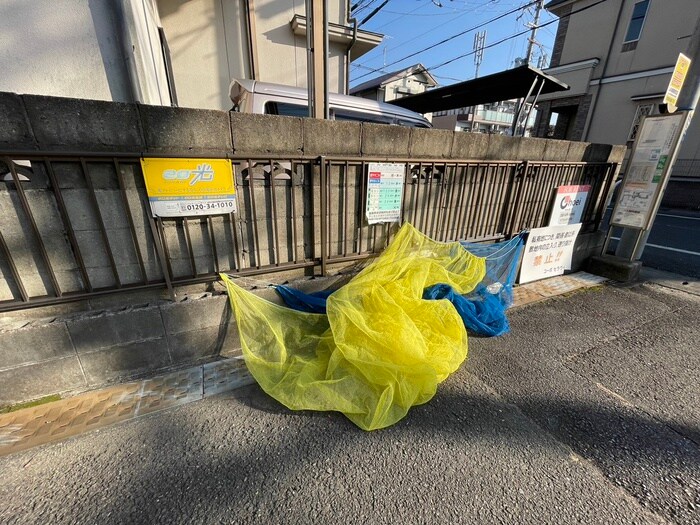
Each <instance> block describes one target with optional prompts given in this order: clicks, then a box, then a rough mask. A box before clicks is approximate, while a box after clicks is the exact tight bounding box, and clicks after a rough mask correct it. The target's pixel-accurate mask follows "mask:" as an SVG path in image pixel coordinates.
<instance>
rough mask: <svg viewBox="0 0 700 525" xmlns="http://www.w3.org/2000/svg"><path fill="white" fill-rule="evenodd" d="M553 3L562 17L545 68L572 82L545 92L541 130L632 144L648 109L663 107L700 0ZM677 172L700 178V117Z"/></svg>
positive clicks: (546, 133) (562, 0)
mask: <svg viewBox="0 0 700 525" xmlns="http://www.w3.org/2000/svg"><path fill="white" fill-rule="evenodd" d="M596 4H597V5H596ZM589 6H590V7H589ZM545 7H546V9H547V10H549V11H550V12H551V13H553V14H555V15H556V16H558V17H559V18H560V21H559V27H558V29H557V35H556V40H555V44H554V50H553V54H552V61H551V67H550V68H549V69H547V70H545V72H546V73H548V74H550V75H552V76H555V77H556V78H558V79H559V80H561V81H562V82H565V83H566V84H568V85H569V86H571V89H570V90H569V91H566V92H563V93H556V94H551V95H543V96H541V97H540V102H539V104H538V108H539V111H538V116H537V121H536V125H535V133H534V134H535V135H536V136H540V137H553V138H562V139H570V140H582V141H588V142H601V143H606V144H628V145H631V144H632V143H633V140H634V138H635V135H636V131H637V128H638V124H639V120H640V118H641V116H643V115H649V114H655V113H658V111H659V104H660V103H661V102H662V99H663V96H664V93H665V91H666V88H667V86H668V83H669V80H670V78H671V73H672V71H673V67H674V65H675V62H676V59H677V57H678V54H679V53H681V52H686V50H687V48H688V44H689V42H690V39H691V36H692V35H693V32H694V31H695V30H696V28H697V27H698V20H699V18H700V1H699V0H607V1H605V2H602V3H600V2H599V1H598V0H552V1H550V2H549V3H548V4H547V5H546V6H545ZM577 11H580V12H577ZM673 175H674V178H678V177H696V178H698V179H699V180H700V119H698V118H695V119H694V121H693V123H692V124H691V127H690V129H689V131H688V135H687V136H686V139H685V141H684V143H683V146H682V148H681V151H680V154H679V158H678V161H677V163H676V167H675V169H674V172H673Z"/></svg>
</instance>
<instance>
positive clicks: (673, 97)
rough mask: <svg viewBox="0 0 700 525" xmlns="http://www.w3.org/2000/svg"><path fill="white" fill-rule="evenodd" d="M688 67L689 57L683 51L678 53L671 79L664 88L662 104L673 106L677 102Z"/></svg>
mask: <svg viewBox="0 0 700 525" xmlns="http://www.w3.org/2000/svg"><path fill="white" fill-rule="evenodd" d="M689 68H690V59H689V58H688V57H687V56H685V55H684V54H683V53H679V54H678V60H676V67H675V68H673V75H671V81H670V82H669V83H668V89H666V96H665V97H664V104H670V105H672V106H674V107H675V106H676V105H677V104H678V96H679V95H680V93H681V89H682V88H683V83H684V82H685V77H686V75H687V74H688V69H689Z"/></svg>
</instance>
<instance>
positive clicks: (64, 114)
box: [0, 93, 625, 404]
mask: <svg viewBox="0 0 700 525" xmlns="http://www.w3.org/2000/svg"><path fill="white" fill-rule="evenodd" d="M0 115H2V116H3V120H4V125H3V126H0V151H2V152H9V153H11V154H12V155H13V157H14V158H16V159H21V154H22V153H23V152H24V153H27V154H30V153H32V152H56V153H57V154H59V153H63V152H80V151H84V152H94V153H106V154H109V153H119V154H127V155H129V156H130V157H131V160H128V159H125V160H123V161H120V164H119V167H120V174H121V176H122V180H123V184H124V188H123V191H122V188H120V185H119V178H118V177H117V171H116V168H115V165H114V163H113V161H112V159H109V158H105V159H87V162H86V167H87V173H85V172H84V171H83V168H82V166H81V164H80V163H79V162H76V161H74V160H67V159H66V160H61V161H57V162H54V163H53V168H54V172H55V174H56V177H57V179H58V181H59V186H60V190H61V194H62V196H63V200H64V202H65V204H66V210H67V213H68V216H69V218H70V222H71V224H72V226H73V228H74V232H75V237H76V239H77V245H78V249H79V251H80V253H81V255H82V257H83V260H84V262H85V265H86V267H87V274H88V276H89V279H90V281H91V283H92V286H93V287H94V288H98V287H102V286H105V287H113V286H115V285H116V278H115V275H114V271H113V269H112V266H111V262H110V260H109V257H108V253H109V251H111V253H112V255H113V257H114V261H115V265H116V267H117V274H118V277H119V280H120V282H121V283H122V284H130V283H138V282H141V281H142V280H143V277H144V276H143V275H142V274H141V268H140V265H139V264H138V255H137V250H138V251H140V253H141V256H142V259H143V264H144V272H145V278H146V280H147V281H149V282H158V281H161V280H162V279H163V273H162V270H161V264H160V261H159V259H158V257H157V252H156V248H155V243H154V239H153V236H152V234H151V229H150V225H149V221H148V213H149V210H148V208H147V199H146V194H145V188H144V185H143V180H142V177H141V175H140V168H139V166H138V163H137V162H134V159H136V158H138V157H140V156H148V155H150V156H158V155H165V156H167V155H176V156H183V155H184V156H193V157H196V156H209V157H228V156H236V157H244V158H245V157H247V158H250V159H251V160H252V161H253V163H252V164H253V165H249V163H248V161H247V159H246V160H245V161H243V160H242V161H240V162H238V161H236V162H237V163H238V164H237V166H236V176H237V186H238V189H237V191H238V197H239V212H238V213H237V214H236V217H235V224H236V227H235V235H236V236H237V238H238V242H239V246H240V251H239V253H235V251H234V249H233V235H234V229H233V224H232V223H231V218H230V217H228V216H219V217H214V218H212V219H211V221H212V228H211V230H213V234H212V232H211V230H210V229H209V227H208V225H207V224H206V222H201V221H200V219H190V220H189V234H190V239H189V241H190V244H191V249H192V255H193V257H194V260H195V265H196V272H197V273H200V274H201V273H211V272H214V271H215V270H216V268H217V266H218V268H219V269H220V270H224V271H225V270H227V269H232V268H234V267H235V265H236V261H237V260H240V261H241V265H242V266H243V267H250V266H256V265H267V264H271V263H273V262H287V261H293V260H304V259H307V260H308V259H311V258H317V257H319V255H320V237H321V236H320V227H321V214H320V195H321V187H320V171H319V167H318V166H316V165H313V166H312V165H311V164H308V163H307V164H303V163H300V164H298V165H296V166H292V165H291V164H290V162H289V161H290V160H293V159H299V158H300V157H301V156H302V155H303V156H306V157H307V158H308V157H309V156H317V155H326V156H331V157H333V156H335V157H341V158H342V157H347V158H356V159H362V158H368V157H373V158H380V159H412V160H413V161H414V162H420V160H421V159H422V160H428V159H435V160H444V161H449V160H467V159H469V160H474V161H478V160H510V161H522V160H532V161H537V160H546V161H590V162H621V160H622V158H623V157H624V150H625V148H624V146H619V147H618V146H609V145H597V144H586V143H576V142H567V141H553V140H545V139H530V138H509V137H502V136H495V135H481V134H469V133H461V132H450V131H444V130H425V129H411V128H402V127H393V126H392V127H390V126H383V125H378V124H360V123H353V122H328V121H315V120H310V119H301V118H290V117H276V116H262V115H245V114H238V113H227V112H220V111H209V110H194V109H186V108H170V107H159V106H143V105H137V104H122V103H110V102H102V101H86V100H74V99H63V98H55V97H42V96H34V95H31V96H30V95H24V96H20V95H16V94H12V93H0ZM271 156H273V157H274V156H281V157H283V158H285V159H286V160H279V161H277V162H278V164H277V165H276V167H275V171H274V172H273V174H274V180H273V181H274V186H275V187H274V189H273V188H272V185H271V183H270V177H269V175H268V176H266V175H265V174H264V170H265V164H266V163H267V162H268V159H269V157H271ZM256 161H257V162H258V164H257V165H255V163H256ZM1 162H2V161H1V160H0V176H2V175H3V173H4V172H3V169H5V170H6V169H7V168H6V167H5V166H4V164H2V163H1ZM32 169H33V173H32V174H31V177H30V181H29V182H25V183H22V187H23V189H24V193H25V195H26V197H27V201H28V204H29V207H30V209H31V211H32V214H33V216H34V219H35V221H36V225H37V230H38V233H39V236H40V238H41V240H42V241H43V244H44V245H45V246H46V249H47V252H48V254H49V259H50V261H51V264H52V267H53V270H54V273H55V274H56V280H57V281H58V284H59V286H60V288H61V291H62V292H64V293H66V292H71V291H80V290H84V289H85V283H84V282H83V278H82V276H81V272H80V271H79V269H78V265H77V254H76V253H75V250H74V249H73V246H72V245H71V242H70V238H69V236H68V235H67V232H66V229H65V227H64V224H63V221H62V219H61V216H60V213H59V211H58V202H57V201H56V197H55V194H54V191H53V189H52V188H51V185H50V182H49V180H50V179H49V177H48V173H46V172H45V166H44V165H43V163H41V162H33V163H32ZM346 171H347V172H346ZM363 176H364V174H363V172H362V169H361V166H359V165H357V164H350V165H349V167H348V169H347V170H346V169H345V166H344V165H343V166H340V165H334V166H333V168H332V169H331V170H330V173H329V187H330V190H329V205H328V210H329V223H330V228H331V242H330V243H329V244H330V246H329V255H331V256H333V255H343V254H345V253H348V252H350V253H352V252H355V251H358V250H359V251H368V250H372V249H381V247H382V246H384V244H385V242H386V236H387V234H388V233H389V231H390V230H391V228H389V227H379V228H377V229H376V232H374V235H372V233H373V229H370V227H368V226H367V225H366V224H365V223H364V222H365V221H364V218H363V216H364V211H363V208H364V203H363V202H361V192H360V187H361V186H360V181H361V179H362V177H363ZM471 176H472V177H473V178H474V180H475V181H477V182H475V186H473V187H472V193H474V195H473V196H469V198H470V200H468V201H467V200H466V198H467V195H465V201H464V202H463V203H459V202H458V200H459V199H457V198H455V196H454V194H453V193H452V194H450V193H451V188H453V185H452V183H451V182H450V181H451V174H450V172H449V168H448V170H447V171H446V173H445V180H444V188H443V189H442V190H441V192H437V191H433V192H432V193H431V194H430V198H429V199H428V198H427V195H426V193H425V190H426V188H427V186H426V185H425V183H424V181H423V183H421V182H420V181H419V182H418V183H415V184H411V187H410V188H407V192H406V196H407V197H406V200H405V202H404V206H405V209H406V211H407V212H408V214H407V217H411V216H412V210H413V209H414V205H415V198H416V191H420V192H422V193H419V194H418V200H419V204H420V206H419V208H420V209H421V210H422V211H421V212H419V215H418V217H417V218H416V221H415V222H416V223H418V224H419V225H423V227H424V229H425V230H426V231H427V233H432V234H434V235H436V236H439V235H441V234H442V232H445V235H446V237H451V236H453V235H454V229H455V225H456V224H457V221H458V220H461V221H465V220H467V219H469V218H470V217H474V216H475V215H476V214H477V213H481V212H482V211H483V210H482V209H481V208H483V206H481V207H480V199H479V198H477V197H478V195H489V194H491V193H493V192H495V193H496V194H497V195H499V197H498V198H494V203H495V205H496V206H497V209H496V210H493V213H492V214H491V218H490V219H489V221H490V222H489V221H487V222H486V223H485V224H486V226H487V228H486V229H487V230H488V229H489V228H491V229H493V228H494V227H495V224H496V222H497V221H500V220H502V218H503V216H504V215H503V214H506V216H507V214H508V213H509V212H510V210H508V209H507V202H506V200H505V196H504V194H503V192H502V191H501V190H502V187H501V186H499V184H498V183H496V182H494V179H493V175H492V174H491V175H488V174H485V172H484V173H476V172H475V173H473V174H472V175H471ZM500 176H501V177H503V174H501V175H500ZM346 177H347V187H348V195H347V199H346V196H345V195H344V188H345V187H346V180H345V179H346ZM489 177H490V178H489ZM250 178H252V181H253V187H252V188H251V187H250V180H249V179H250ZM88 181H89V182H91V186H92V188H93V189H94V199H95V201H96V202H97V207H96V206H95V204H94V202H93V198H92V195H93V191H92V190H91V189H90V185H89V184H88ZM500 184H502V183H500ZM437 187H438V185H435V186H434V188H437ZM482 187H483V191H482V190H481V188H482ZM477 192H480V193H477ZM251 195H252V198H253V200H254V202H255V204H256V214H255V216H254V215H253V207H252V201H251ZM273 196H274V201H275V203H276V215H277V216H276V219H275V220H273V217H272V200H273V199H272V197H273ZM446 196H447V197H446ZM471 197H474V198H471ZM346 200H347V208H348V209H347V213H346V210H345V203H346ZM292 210H294V215H295V217H296V220H295V221H293V220H292ZM98 213H99V215H98ZM127 213H128V214H129V215H130V217H131V220H132V221H133V225H134V235H132V233H131V226H130V220H129V215H127ZM100 217H101V218H102V220H103V222H104V225H105V230H106V240H105V239H104V237H103V234H102V231H101V228H100V226H99V224H100V221H99V218H100ZM346 217H347V220H346ZM458 217H460V219H457V218H458ZM254 225H256V226H257V231H258V238H257V241H256V239H255V236H254V234H253V231H254V228H253V226H254ZM0 231H2V235H3V238H4V240H5V242H6V244H7V245H8V248H9V249H10V252H11V253H12V254H13V259H14V262H15V265H16V266H17V268H18V271H19V272H20V274H21V277H22V281H23V283H24V284H25V287H26V288H27V292H28V293H29V294H30V296H41V295H48V296H52V295H53V294H54V290H53V285H52V283H51V282H50V279H49V278H48V271H47V268H46V265H45V263H44V262H43V258H42V254H41V251H40V249H39V243H38V242H37V238H36V236H35V234H34V231H33V228H32V226H31V224H30V221H28V218H27V216H26V213H25V212H24V209H23V206H22V204H21V202H20V200H19V196H18V194H17V191H16V190H15V189H14V187H13V184H5V183H2V182H0ZM274 232H276V233H277V234H278V237H279V251H278V250H277V246H276V245H275V243H274V242H273V233H274ZM295 232H296V234H295ZM478 234H479V232H476V231H475V232H473V236H478ZM164 235H165V241H166V243H167V248H168V252H169V254H170V264H171V266H172V271H173V277H175V278H178V277H187V276H189V275H191V274H192V273H193V269H192V266H191V260H190V253H189V249H188V247H187V243H186V236H185V232H184V229H183V223H182V221H180V220H172V221H171V220H168V221H164ZM212 235H213V237H214V239H215V241H216V243H215V244H216V253H214V249H213V243H212ZM360 239H361V242H360ZM256 244H257V249H256ZM594 245H595V242H594V240H591V239H588V238H586V239H584V240H582V241H581V243H580V246H579V245H577V257H579V258H583V257H584V256H585V255H586V254H587V253H588V252H590V250H591V249H593V247H594ZM108 247H109V250H108V249H107V248H108ZM258 251H259V253H260V257H259V260H258V257H257V252H258ZM215 259H216V260H215ZM576 260H578V259H576ZM217 263H218V264H217ZM303 274H304V271H303V270H298V271H293V272H289V273H288V274H276V278H279V279H280V280H284V278H285V276H289V277H292V276H295V277H299V276H302V275H303ZM260 279H261V280H263V281H267V280H269V279H271V277H266V276H263V277H261V278H260ZM205 290H209V292H211V291H212V290H213V291H215V293H216V294H218V295H216V294H215V295H211V293H208V294H204V295H203V291H205ZM177 292H178V301H177V302H170V301H168V300H165V297H166V294H165V292H164V290H163V289H158V290H152V291H143V292H130V293H128V294H127V293H121V292H120V293H119V294H116V295H111V296H105V297H95V298H92V299H90V300H86V301H80V302H75V303H67V304H64V305H60V306H54V307H47V308H42V309H37V310H31V311H19V312H11V313H10V314H2V315H0V404H5V403H10V402H16V401H22V400H26V399H31V398H35V397H39V396H43V395H47V394H51V393H55V392H73V391H77V390H80V389H85V388H93V387H96V386H100V385H104V384H107V383H110V382H114V381H118V380H121V379H122V378H128V377H134V376H138V375H144V374H151V373H154V372H155V371H159V370H163V369H167V368H171V367H178V366H186V365H188V364H190V363H193V362H197V361H201V360H208V359H216V358H217V357H218V356H222V355H235V354H237V353H238V352H239V351H240V350H239V343H238V339H237V336H236V333H235V328H233V325H232V324H231V322H230V320H231V312H230V309H229V308H228V306H227V302H226V298H225V295H224V294H223V290H222V288H221V287H220V286H217V285H214V286H212V285H211V284H210V285H201V286H195V285H193V286H191V287H188V288H183V287H180V288H178V290H177ZM263 293H265V294H266V295H269V297H268V298H270V299H274V294H273V293H271V292H270V291H269V290H265V291H264V292H263ZM18 297H19V290H18V288H17V286H16V283H14V280H13V279H12V277H11V273H10V267H9V261H7V260H5V258H4V254H3V253H2V251H1V250H0V301H2V300H8V299H12V298H15V299H16V298H18ZM31 319H34V320H33V321H32V320H31Z"/></svg>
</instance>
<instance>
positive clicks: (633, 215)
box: [610, 113, 685, 229]
mask: <svg viewBox="0 0 700 525" xmlns="http://www.w3.org/2000/svg"><path fill="white" fill-rule="evenodd" d="M684 119H685V114H684V113H673V114H670V115H655V116H653V117H646V118H645V119H644V120H643V121H642V124H641V126H640V127H639V133H638V135H637V141H636V143H635V145H634V150H633V151H632V155H631V157H630V161H629V164H628V165H627V172H626V173H625V178H624V180H623V181H622V187H621V188H620V191H619V192H618V196H617V202H616V203H615V209H614V211H613V214H612V220H611V221H610V224H612V225H613V226H624V227H628V228H639V229H646V228H648V227H649V221H650V219H651V214H652V212H653V211H654V207H655V203H656V200H657V195H658V194H659V192H660V191H661V189H662V188H663V187H664V186H665V182H666V178H667V176H668V174H669V170H668V167H669V165H670V161H671V160H672V159H671V155H672V153H673V151H674V150H675V146H676V144H677V142H678V139H679V138H680V135H681V132H682V128H683V124H684Z"/></svg>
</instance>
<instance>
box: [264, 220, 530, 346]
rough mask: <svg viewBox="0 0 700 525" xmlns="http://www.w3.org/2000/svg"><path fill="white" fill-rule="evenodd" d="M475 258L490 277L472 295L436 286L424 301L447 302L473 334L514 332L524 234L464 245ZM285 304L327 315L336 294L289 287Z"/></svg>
mask: <svg viewBox="0 0 700 525" xmlns="http://www.w3.org/2000/svg"><path fill="white" fill-rule="evenodd" d="M460 244H461V245H462V246H463V247H464V248H465V249H466V250H467V251H469V252H471V253H472V254H474V255H476V256H478V257H483V258H485V259H486V275H485V277H484V279H483V280H482V281H481V283H480V284H479V285H478V286H477V287H476V288H475V289H474V291H472V292H471V293H469V294H467V295H465V296H462V295H459V294H457V293H456V292H455V291H454V290H453V289H452V287H451V286H449V285H447V284H439V283H438V284H435V285H432V286H429V287H428V288H426V289H425V290H424V292H423V298H424V299H432V300H439V299H445V300H448V301H450V302H451V303H452V305H453V306H454V307H455V309H456V310H457V313H459V315H460V317H461V318H462V321H463V322H464V326H465V327H466V328H467V330H469V331H470V332H472V333H475V334H478V335H483V336H497V335H502V334H504V333H507V332H508V331H509V330H510V326H509V324H508V319H507V317H506V314H505V311H506V309H507V308H508V307H509V306H510V305H511V304H512V302H513V283H514V281H515V276H516V273H517V268H518V261H519V260H520V255H521V253H522V250H523V234H520V235H518V236H516V237H514V238H513V239H511V240H509V241H503V242H498V243H493V244H481V243H472V242H466V241H460ZM276 289H277V293H279V294H280V296H281V297H282V299H283V300H284V302H285V304H286V305H287V306H289V307H290V308H293V309H294V310H299V311H302V312H312V313H318V314H325V313H326V299H327V298H328V296H329V295H330V294H331V293H333V290H323V291H320V292H314V293H310V294H307V293H304V292H301V291H299V290H295V289H294V288H290V287H289V286H285V285H277V286H276Z"/></svg>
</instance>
